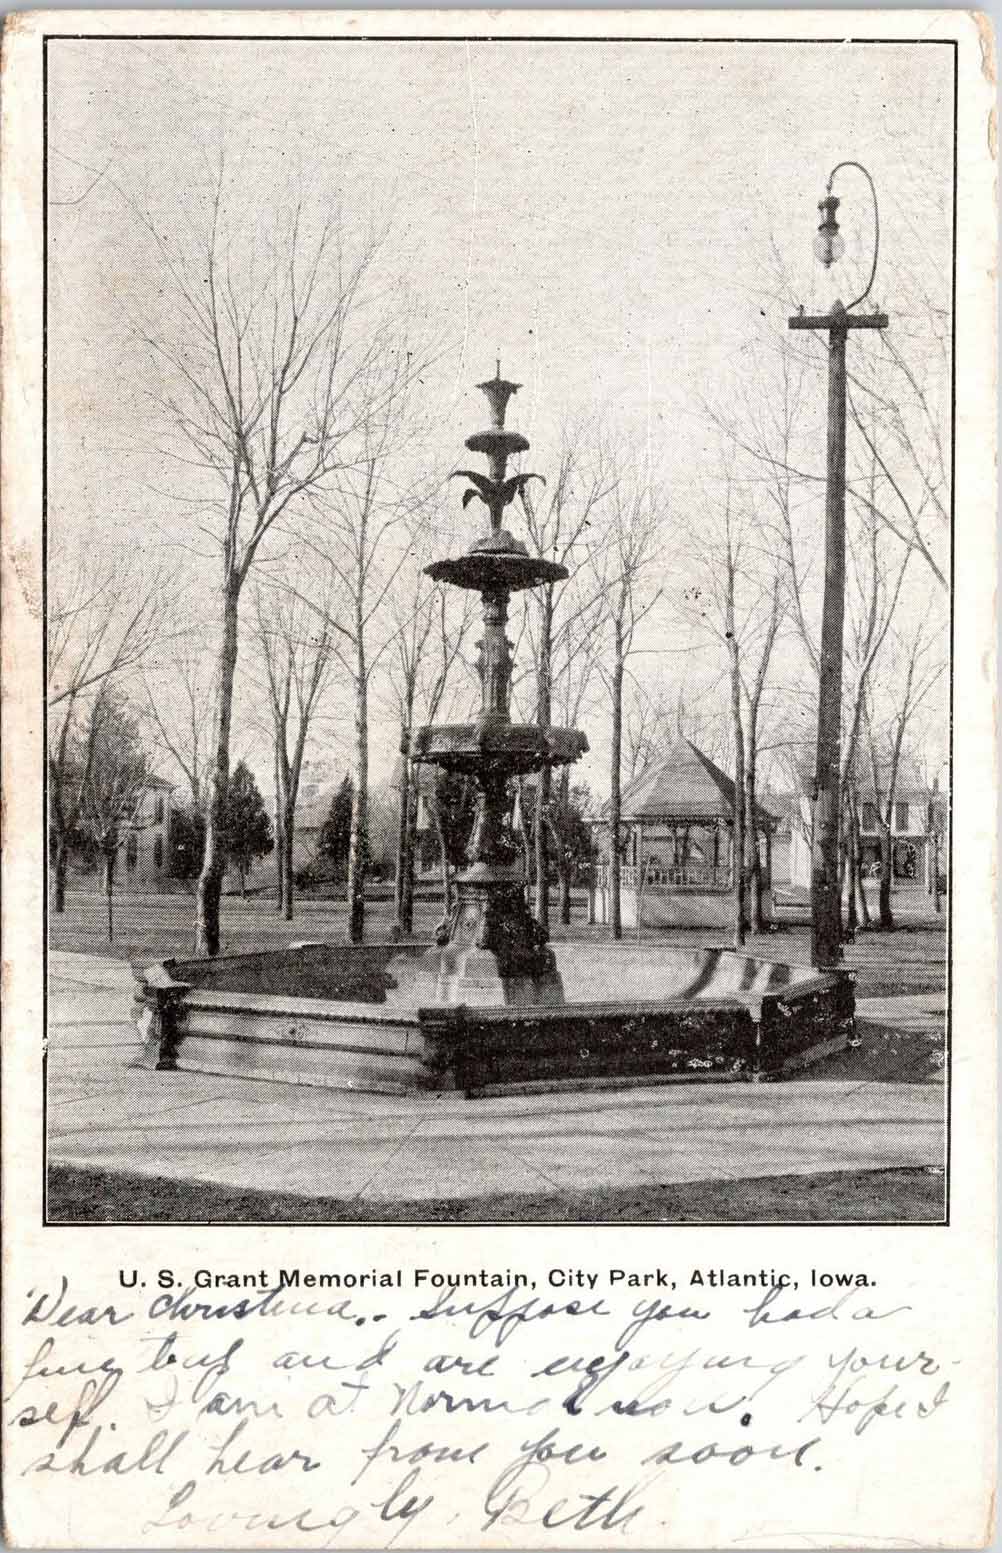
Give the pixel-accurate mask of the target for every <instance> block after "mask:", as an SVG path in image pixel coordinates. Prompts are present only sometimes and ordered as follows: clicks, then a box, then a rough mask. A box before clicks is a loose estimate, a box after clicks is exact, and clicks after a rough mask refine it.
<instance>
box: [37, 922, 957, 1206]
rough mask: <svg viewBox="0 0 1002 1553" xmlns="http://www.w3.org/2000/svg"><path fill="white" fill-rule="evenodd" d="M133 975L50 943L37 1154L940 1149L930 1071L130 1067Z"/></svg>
mask: <svg viewBox="0 0 1002 1553" xmlns="http://www.w3.org/2000/svg"><path fill="white" fill-rule="evenodd" d="M131 988H132V977H131V973H130V970H129V967H128V966H127V965H123V964H122V962H121V961H113V960H101V959H97V958H96V957H91V956H83V955H74V954H68V953H55V954H53V955H52V967H51V989H50V1021H49V1028H50V1034H49V1066H48V1076H49V1077H48V1127H49V1161H50V1163H53V1164H66V1165H76V1166H81V1167H85V1168H88V1167H89V1168H92V1169H103V1170H113V1171H114V1170H120V1171H136V1172H139V1173H140V1174H146V1175H169V1176H173V1177H185V1178H188V1179H190V1180H201V1181H211V1182H214V1183H216V1184H217V1185H221V1186H226V1187H232V1188H240V1189H242V1188H246V1187H248V1186H255V1187H259V1188H261V1189H266V1190H269V1191H274V1192H288V1193H295V1194H301V1195H304V1196H312V1195H315V1194H318V1193H324V1194H328V1195H329V1194H336V1195H337V1196H339V1197H347V1198H353V1197H364V1198H366V1199H370V1200H376V1199H383V1200H391V1199H395V1198H440V1197H457V1196H458V1197H478V1196H483V1195H486V1194H488V1193H494V1192H539V1191H540V1190H546V1191H562V1190H574V1191H580V1190H587V1189H592V1188H598V1187H603V1186H614V1187H618V1186H628V1185H632V1184H642V1185H649V1184H650V1183H652V1182H657V1183H663V1184H674V1183H682V1182H692V1181H707V1180H739V1179H743V1178H748V1177H754V1176H770V1175H778V1174H784V1175H785V1174H789V1175H807V1174H811V1173H813V1172H817V1171H826V1170H832V1171H834V1170H853V1169H858V1170H873V1169H886V1168H890V1167H895V1166H910V1167H914V1166H930V1165H932V1166H937V1165H940V1164H941V1163H942V1159H943V1120H944V1118H943V1089H942V1086H941V1085H938V1084H933V1083H904V1082H897V1083H895V1082H890V1083H888V1082H873V1081H862V1082H860V1081H859V1080H858V1079H849V1080H844V1079H843V1080H830V1079H829V1080H825V1079H821V1078H807V1079H804V1080H801V1081H799V1082H796V1083H785V1084H764V1085H743V1084H727V1085H709V1084H707V1085H697V1084H692V1085H682V1084H679V1085H671V1086H667V1087H653V1088H640V1089H631V1090H628V1091H622V1092H609V1091H606V1092H603V1093H599V1094H595V1093H579V1094H573V1093H566V1094H560V1095H553V1094H549V1095H538V1096H510V1097H506V1098H504V1099H490V1100H477V1101H470V1100H465V1099H463V1098H462V1097H460V1096H456V1095H437V1096H436V1095H431V1096H418V1097H410V1096H408V1097H404V1098H397V1097H391V1096H382V1095H362V1094H358V1095H356V1094H350V1093H342V1092H338V1091H333V1090H324V1089H311V1088H306V1087H294V1086H285V1085H277V1084H276V1085H271V1084H261V1083H254V1082H252V1081H241V1080H234V1079H230V1078H215V1077H212V1076H209V1075H204V1074H192V1073H155V1072H150V1071H148V1070H145V1069H139V1068H130V1067H129V1066H127V1064H128V1063H129V1062H130V1061H131V1059H132V1058H133V1057H134V1056H135V1055H137V1054H138V1051H139V1043H138V1035H137V1032H136V1030H135V1027H134V1026H133V1025H132V1024H131V1023H130V1022H129V1004H130V1001H131ZM871 1001H874V1002H878V1003H879V1004H880V1012H881V1015H882V1017H883V1016H886V1015H887V1009H886V1007H885V1005H887V1004H892V1003H893V1004H898V1003H900V1004H902V1005H904V1004H907V1005H909V1007H907V1008H904V1007H903V1008H902V1009H901V1010H900V1013H901V1015H902V1016H903V1017H902V1022H901V1026H900V1028H901V1029H902V1031H905V1030H906V1029H912V1028H914V1029H915V1030H916V1031H917V1030H919V1029H920V1028H922V1029H927V1028H929V1025H930V1023H931V1021H932V1020H933V1019H934V1015H933V1013H932V1012H931V1010H932V1009H933V1001H934V1000H931V999H930V998H928V997H926V998H901V999H879V1000H871ZM912 1004H915V1005H921V1007H919V1006H916V1007H914V1008H913V1007H911V1005H912ZM860 1012H861V1013H863V1010H862V1009H861V1011H860ZM866 1012H867V1013H869V1010H867V1011H866ZM940 1018H941V1016H940ZM902 1039H903V1040H905V1039H907V1036H906V1035H903V1036H902Z"/></svg>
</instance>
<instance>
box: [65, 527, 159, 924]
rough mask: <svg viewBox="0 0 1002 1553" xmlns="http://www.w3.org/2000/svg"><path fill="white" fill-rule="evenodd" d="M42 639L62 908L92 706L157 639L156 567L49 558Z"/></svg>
mask: <svg viewBox="0 0 1002 1553" xmlns="http://www.w3.org/2000/svg"><path fill="white" fill-rule="evenodd" d="M49 572H50V578H51V581H50V602H49V613H48V635H47V648H48V657H47V698H46V721H47V733H48V739H47V743H48V778H49V781H48V793H49V845H50V851H51V858H52V866H53V885H54V888H53V907H54V910H55V911H56V912H63V911H65V909H66V873H67V865H68V860H69V847H70V842H71V839H72V837H73V834H74V832H75V831H76V830H77V829H78V828H79V826H80V823H81V816H82V808H83V802H84V796H85V792H86V788H87V783H88V781H89V778H90V772H91V768H92V764H93V759H94V741H95V738H96V734H97V730H98V728H99V726H100V718H99V717H96V716H95V708H96V707H98V705H99V704H100V705H102V706H103V705H105V704H106V699H107V693H108V691H109V689H110V688H111V687H113V686H118V685H121V684H123V683H126V682H128V681H129V680H130V678H131V677H132V676H134V675H135V674H136V673H137V672H138V671H139V669H140V668H141V665H142V664H143V661H144V660H145V659H146V658H147V657H148V655H149V654H150V653H151V652H152V650H153V649H154V647H155V646H156V644H157V642H158V640H159V639H160V636H161V629H162V623H163V618H164V610H165V607H166V605H167V603H168V599H167V590H166V589H165V586H164V579H163V577H162V575H161V574H160V571H159V568H157V567H153V568H152V569H149V568H147V569H146V570H145V571H144V570H143V569H142V568H141V567H140V566H139V565H138V564H136V563H132V562H129V561H127V560H123V559H121V558H116V559H108V558H107V557H105V556H103V555H100V554H98V555H91V556H79V555H75V554H72V555H71V554H69V553H60V552H58V551H56V552H54V553H52V554H50V563H49Z"/></svg>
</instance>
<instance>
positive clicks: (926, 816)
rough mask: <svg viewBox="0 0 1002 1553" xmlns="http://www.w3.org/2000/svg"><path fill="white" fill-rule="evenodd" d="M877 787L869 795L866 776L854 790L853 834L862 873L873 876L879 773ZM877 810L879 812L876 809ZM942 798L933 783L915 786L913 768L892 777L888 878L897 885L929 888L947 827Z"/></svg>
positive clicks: (882, 806)
mask: <svg viewBox="0 0 1002 1553" xmlns="http://www.w3.org/2000/svg"><path fill="white" fill-rule="evenodd" d="M877 779H878V782H879V783H880V784H881V786H880V788H879V789H878V790H875V788H874V784H873V779H872V774H871V775H870V778H869V780H868V781H864V782H863V783H861V785H860V794H859V800H860V804H859V832H860V844H861V850H862V862H863V869H864V873H865V872H867V871H869V872H871V873H876V872H877V871H878V869H879V866H880V826H879V824H878V816H879V815H880V814H882V813H883V812H884V811H886V807H887V793H886V788H884V787H883V781H884V780H885V773H884V772H882V771H879V770H878V772H877ZM878 806H879V807H878ZM948 808H949V805H948V802H947V797H946V794H944V793H942V792H940V790H939V786H938V783H937V782H934V783H933V785H932V786H931V787H930V786H929V784H928V783H926V782H923V781H921V780H920V778H919V776H918V773H917V772H916V771H915V770H914V768H913V767H910V766H904V767H902V769H901V770H900V771H899V773H898V779H897V781H896V783H895V786H894V802H893V804H892V805H891V826H890V839H891V877H892V878H893V879H895V880H898V881H902V882H903V881H906V880H916V881H917V882H919V883H920V884H922V885H924V886H925V888H926V889H929V888H931V886H932V879H933V872H932V871H933V869H934V868H940V867H942V862H941V860H940V859H941V855H942V851H943V850H944V849H945V840H946V830H947V824H948V819H949V816H948Z"/></svg>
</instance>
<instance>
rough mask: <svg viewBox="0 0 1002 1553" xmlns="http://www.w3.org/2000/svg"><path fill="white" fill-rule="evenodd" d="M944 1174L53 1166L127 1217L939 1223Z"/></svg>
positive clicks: (92, 1204) (76, 1207)
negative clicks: (438, 1182) (275, 1173)
mask: <svg viewBox="0 0 1002 1553" xmlns="http://www.w3.org/2000/svg"><path fill="white" fill-rule="evenodd" d="M943 1202H944V1177H943V1173H942V1171H936V1170H931V1169H911V1170H902V1169H898V1170H869V1171H848V1170H847V1171H833V1172H830V1173H824V1174H818V1175H806V1176H761V1177H757V1178H751V1179H748V1180H743V1181H699V1182H695V1183H688V1184H683V1185H672V1186H657V1185H650V1186H643V1187H637V1186H631V1187H621V1188H616V1189H604V1190H602V1191H595V1192H562V1193H554V1194H551V1195H542V1194H540V1195H537V1194H528V1195H523V1194H517V1193H509V1194H503V1195H502V1194H496V1195H493V1196H489V1197H478V1198H473V1199H469V1198H432V1199H428V1200H420V1201H415V1202H405V1201H397V1202H372V1201H368V1202H362V1201H359V1200H357V1199H354V1198H352V1199H349V1200H344V1199H341V1198H337V1197H298V1196H291V1195H289V1194H283V1193H275V1192H255V1191H233V1190H230V1189H228V1188H225V1187H220V1186H214V1185H211V1184H209V1183H206V1182H199V1181H179V1180H168V1179H167V1178H165V1177H155V1176H143V1175H137V1174H127V1173H124V1172H123V1173H118V1172H112V1171H104V1170H82V1169H78V1168H75V1167H71V1166H64V1165H55V1166H52V1167H51V1168H50V1170H49V1180H48V1220H49V1222H50V1223H67V1222H69V1223H76V1224H80V1223H123V1224H134V1223H144V1224H176V1223H188V1224H303V1223H313V1224H338V1223H340V1224H367V1223H376V1224H414V1223H428V1222H435V1223H442V1222H444V1223H451V1224H483V1223H490V1224H496V1223H504V1222H505V1221H510V1222H514V1223H520V1224H550V1223H561V1224H579V1223H592V1222H599V1223H654V1224H759V1223H772V1224H797V1223H800V1224H846V1223H848V1224H854V1223H855V1224H879V1223H885V1224H886V1223H939V1222H941V1221H942V1218H943Z"/></svg>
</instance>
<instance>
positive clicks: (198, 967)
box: [135, 943, 854, 1096]
mask: <svg viewBox="0 0 1002 1553" xmlns="http://www.w3.org/2000/svg"><path fill="white" fill-rule="evenodd" d="M546 953H547V954H548V955H550V956H551V957H552V968H551V969H550V970H549V971H547V972H545V973H544V974H543V975H542V976H539V977H536V978H531V977H515V978H508V979H507V980H506V981H505V980H504V979H502V981H501V983H500V984H499V981H498V979H497V978H496V977H493V976H492V975H490V974H484V973H485V971H486V972H488V973H489V972H490V970H491V967H490V966H489V965H485V964H481V963H480V962H479V960H478V958H477V956H478V955H480V954H482V952H481V951H476V950H475V949H474V950H471V951H470V953H469V954H468V955H467V956H466V957H465V958H464V957H463V951H462V950H457V948H456V946H454V945H449V946H447V947H446V948H445V949H443V950H437V949H436V950H424V949H422V948H421V947H420V946H414V947H404V948H401V947H400V946H399V945H396V944H374V945H369V946H365V947H358V948H351V947H347V946H344V947H342V946H334V945H324V944H308V945H303V946H300V947H297V948H291V949H287V950H278V951H273V952H266V953H261V954H248V955H236V956H230V957H223V958H217V959H214V960H187V961H175V960H168V961H165V962H164V963H163V964H161V965H155V966H150V967H146V968H143V969H139V968H137V969H136V971H135V975H136V981H137V993H136V1014H137V1018H138V1023H139V1027H140V1030H141V1031H142V1033H143V1034H144V1036H145V1037H146V1044H145V1049H144V1053H143V1056H142V1058H141V1059H140V1060H141V1062H142V1064H143V1065H144V1066H147V1067H153V1068H158V1069H160V1070H161V1071H174V1070H183V1071H192V1072H201V1073H221V1074H227V1075H229V1076H232V1077H242V1078H248V1079H263V1080H273V1081H277V1082H283V1083H296V1084H314V1085H321V1086H325V1087H328V1088H333V1089H357V1090H367V1091H373V1092H377V1093H385V1094H401V1093H405V1092H410V1091H422V1090H425V1091H427V1090H432V1091H434V1090H462V1091H464V1092H465V1093H467V1094H468V1095H471V1096H475V1095H483V1094H488V1093H493V1092H497V1091H509V1092H517V1091H519V1090H526V1089H539V1088H554V1087H581V1086H585V1087H588V1086H592V1085H596V1084H605V1085H628V1084H635V1083H638V1082H639V1083H665V1082H671V1081H676V1082H678V1081H689V1082H692V1081H697V1080H698V1081H706V1080H717V1081H720V1080H731V1081H738V1080H753V1081H754V1080H762V1079H771V1078H780V1077H782V1076H783V1075H784V1074H786V1073H788V1072H790V1071H791V1070H792V1069H795V1068H797V1067H800V1066H803V1065H804V1064H806V1063H809V1062H813V1061H816V1060H818V1058H820V1057H823V1056H825V1055H827V1054H828V1053H830V1052H832V1051H836V1050H838V1049H840V1048H841V1047H843V1046H844V1045H845V1044H846V1042H847V1040H848V1039H849V1037H850V1035H851V1034H852V1030H853V1011H854V995H853V981H852V977H851V974H849V973H847V972H837V973H834V974H826V975H818V974H817V973H815V972H814V971H812V970H810V969H809V968H805V967H796V966H788V965H782V964H779V963H776V962H773V961H768V960H762V959H757V958H753V957H751V956H746V955H741V954H736V953H733V952H732V951H730V950H726V949H689V948H686V947H684V946H675V945H671V946H663V947H662V946H658V947H657V948H651V947H649V946H643V947H642V948H637V947H634V946H631V945H622V944H566V943H561V944H556V945H554V946H552V948H551V949H550V950H548V951H546ZM478 988H479V990H480V992H482V993H483V994H484V998H483V1000H478V997H477V992H478ZM488 998H489V999H490V1001H487V999H488Z"/></svg>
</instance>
